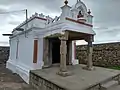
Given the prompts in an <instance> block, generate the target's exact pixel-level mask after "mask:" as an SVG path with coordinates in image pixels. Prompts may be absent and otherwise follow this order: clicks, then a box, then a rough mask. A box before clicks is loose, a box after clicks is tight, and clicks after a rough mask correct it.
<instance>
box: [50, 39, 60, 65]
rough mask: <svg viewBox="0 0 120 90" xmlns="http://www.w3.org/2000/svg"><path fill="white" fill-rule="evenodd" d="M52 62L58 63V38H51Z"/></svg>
mask: <svg viewBox="0 0 120 90" xmlns="http://www.w3.org/2000/svg"><path fill="white" fill-rule="evenodd" d="M52 63H53V64H56V63H60V40H59V39H54V40H52Z"/></svg>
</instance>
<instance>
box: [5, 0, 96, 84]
mask: <svg viewBox="0 0 120 90" xmlns="http://www.w3.org/2000/svg"><path fill="white" fill-rule="evenodd" d="M61 10H62V12H61V15H60V16H56V17H55V18H51V17H50V16H45V15H43V14H42V13H41V14H38V13H35V14H34V15H32V17H30V18H29V19H28V20H27V21H25V22H23V23H21V24H20V25H19V26H17V27H16V28H15V29H14V30H13V31H12V36H10V56H9V60H8V61H7V65H6V67H7V68H8V69H10V70H12V71H13V72H14V73H17V74H19V75H20V76H21V77H22V78H23V80H24V81H26V82H27V83H28V82H29V72H30V70H35V69H42V68H46V67H52V65H53V64H56V63H59V64H60V70H58V72H60V73H59V74H61V73H62V72H67V67H66V66H67V65H74V64H75V63H76V62H77V60H76V59H75V40H85V41H87V42H88V64H87V68H88V69H89V70H91V69H92V42H93V41H94V35H95V32H94V31H93V30H92V28H93V25H92V19H93V16H92V15H91V12H90V10H88V11H87V7H86V6H85V4H84V3H83V2H82V1H81V0H77V3H76V4H75V5H73V7H70V6H69V5H68V1H67V0H66V1H65V5H64V6H63V7H61Z"/></svg>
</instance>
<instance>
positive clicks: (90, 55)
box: [87, 41, 93, 70]
mask: <svg viewBox="0 0 120 90" xmlns="http://www.w3.org/2000/svg"><path fill="white" fill-rule="evenodd" d="M92 53H93V45H92V42H91V41H89V42H88V52H87V55H88V58H87V59H88V62H87V68H88V70H92V69H93V62H92Z"/></svg>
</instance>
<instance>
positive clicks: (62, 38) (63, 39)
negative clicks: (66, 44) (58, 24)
mask: <svg viewBox="0 0 120 90" xmlns="http://www.w3.org/2000/svg"><path fill="white" fill-rule="evenodd" d="M59 39H60V40H61V41H66V40H67V39H66V37H65V35H62V36H60V37H59Z"/></svg>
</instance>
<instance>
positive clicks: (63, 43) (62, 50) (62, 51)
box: [60, 36, 67, 72]
mask: <svg viewBox="0 0 120 90" xmlns="http://www.w3.org/2000/svg"><path fill="white" fill-rule="evenodd" d="M60 40H61V45H60V71H61V72H66V71H67V67H66V55H67V45H66V39H65V37H64V36H62V37H60Z"/></svg>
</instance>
